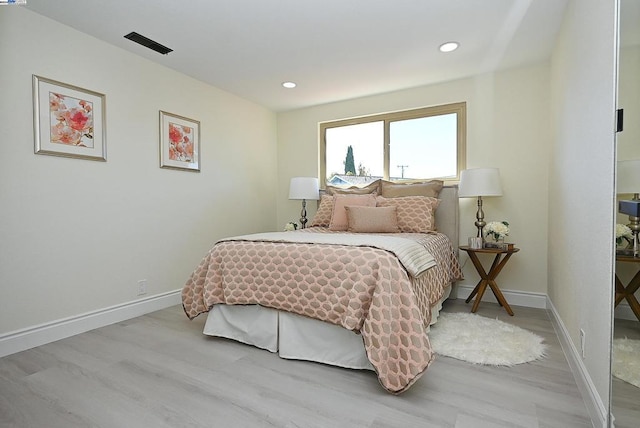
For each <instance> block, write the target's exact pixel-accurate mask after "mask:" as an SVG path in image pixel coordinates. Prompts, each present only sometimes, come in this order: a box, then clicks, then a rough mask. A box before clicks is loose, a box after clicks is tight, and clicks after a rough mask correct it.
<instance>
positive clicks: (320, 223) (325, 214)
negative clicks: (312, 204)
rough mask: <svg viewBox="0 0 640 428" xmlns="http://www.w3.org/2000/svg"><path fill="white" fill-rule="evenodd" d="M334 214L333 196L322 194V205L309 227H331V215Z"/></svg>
mask: <svg viewBox="0 0 640 428" xmlns="http://www.w3.org/2000/svg"><path fill="white" fill-rule="evenodd" d="M332 215H333V196H332V195H322V196H321V197H320V205H319V206H318V210H317V211H316V214H315V215H314V216H313V219H312V220H311V222H310V223H309V227H313V226H317V227H329V224H330V223H331V216H332Z"/></svg>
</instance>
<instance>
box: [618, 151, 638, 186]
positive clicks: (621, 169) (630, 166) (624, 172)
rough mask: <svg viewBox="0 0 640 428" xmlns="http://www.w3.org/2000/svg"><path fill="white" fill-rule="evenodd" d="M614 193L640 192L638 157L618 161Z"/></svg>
mask: <svg viewBox="0 0 640 428" xmlns="http://www.w3.org/2000/svg"><path fill="white" fill-rule="evenodd" d="M616 193H640V159H636V160H623V161H618V181H617V184H616Z"/></svg>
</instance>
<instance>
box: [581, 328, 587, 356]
mask: <svg viewBox="0 0 640 428" xmlns="http://www.w3.org/2000/svg"><path fill="white" fill-rule="evenodd" d="M585 342H586V334H585V332H584V330H583V329H580V352H582V359H585V358H586V357H587V353H586V351H585Z"/></svg>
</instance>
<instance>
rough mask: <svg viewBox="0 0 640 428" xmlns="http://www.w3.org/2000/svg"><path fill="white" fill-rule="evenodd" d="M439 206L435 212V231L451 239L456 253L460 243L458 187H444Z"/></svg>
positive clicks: (455, 185)
mask: <svg viewBox="0 0 640 428" xmlns="http://www.w3.org/2000/svg"><path fill="white" fill-rule="evenodd" d="M439 199H440V205H439V206H438V209H437V210H436V229H437V230H438V231H439V232H442V233H444V234H445V235H447V236H448V237H449V239H451V244H452V245H453V248H454V250H455V251H456V253H457V252H458V245H459V243H460V214H459V204H458V185H457V184H453V185H448V186H444V187H443V188H442V190H441V191H440V195H439Z"/></svg>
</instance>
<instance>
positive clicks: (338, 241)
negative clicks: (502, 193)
mask: <svg viewBox="0 0 640 428" xmlns="http://www.w3.org/2000/svg"><path fill="white" fill-rule="evenodd" d="M385 183H386V187H382V185H383V183H382V182H380V183H375V184H374V185H371V186H370V187H369V188H364V189H361V188H358V189H351V190H347V191H344V190H338V189H335V190H334V193H331V194H325V195H323V196H322V198H321V200H320V203H319V207H318V211H317V213H316V215H315V216H314V218H313V220H312V221H311V224H310V227H308V228H307V229H304V230H301V231H295V232H277V233H268V234H253V235H245V236H239V237H232V238H225V239H222V240H220V241H218V242H217V243H216V244H215V245H214V246H213V247H212V249H211V250H210V251H209V252H208V253H207V254H206V255H205V257H204V258H203V259H202V261H201V263H200V264H199V265H198V267H197V268H196V269H195V270H194V272H193V273H192V274H191V276H190V278H189V279H188V281H187V282H186V284H185V286H184V288H183V291H182V301H183V307H184V310H185V313H186V314H187V316H188V317H189V318H191V319H193V318H195V317H196V316H198V315H200V314H202V313H204V312H208V316H207V321H206V323H205V327H204V334H206V335H210V336H218V337H225V338H229V339H233V340H237V341H240V342H243V343H246V344H249V345H253V346H256V347H259V348H263V349H266V350H268V351H271V352H277V353H278V354H279V356H280V357H282V358H287V359H301V360H309V361H315V362H320V363H325V364H330V365H334V366H339V367H345V368H351V369H369V370H374V371H375V372H376V374H377V376H378V380H379V382H380V384H381V385H382V386H383V388H384V389H386V390H387V391H389V392H391V393H393V394H399V393H401V392H403V391H406V390H407V389H408V388H409V387H410V386H411V385H413V384H414V383H415V382H416V381H417V380H418V379H419V378H420V376H421V375H422V374H423V373H424V371H425V370H426V369H427V368H428V367H429V365H430V364H431V362H432V361H433V359H434V354H433V352H432V350H431V346H430V344H429V340H428V334H427V333H428V329H429V326H430V325H431V324H433V323H434V322H435V321H436V319H437V314H438V311H439V310H440V308H441V305H442V302H443V300H444V299H446V298H447V297H448V296H449V293H450V292H451V287H452V284H453V283H455V281H457V280H459V279H461V278H462V273H461V269H460V265H459V264H458V248H457V246H458V198H457V187H456V186H442V182H439V184H438V182H436V186H435V188H434V187H433V183H434V182H427V183H428V186H426V187H425V186H422V187H420V185H421V184H422V183H416V184H411V185H408V184H403V185H396V184H393V185H392V184H391V183H389V182H385ZM398 186H403V187H398ZM385 190H386V192H385ZM342 192H344V193H342ZM369 192H371V193H369ZM416 193H417V194H416ZM425 195H430V196H425ZM365 200H366V201H365ZM372 200H373V201H374V202H372ZM372 204H373V205H372ZM425 210H426V211H425ZM338 213H340V214H341V215H338ZM394 216H395V217H394ZM390 218H391V219H393V221H390V220H389V219H390ZM389 224H391V226H389ZM345 229H346V230H345ZM381 231H382V232H381ZM425 249H426V251H425Z"/></svg>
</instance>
